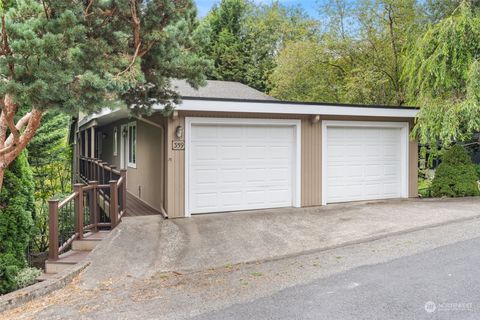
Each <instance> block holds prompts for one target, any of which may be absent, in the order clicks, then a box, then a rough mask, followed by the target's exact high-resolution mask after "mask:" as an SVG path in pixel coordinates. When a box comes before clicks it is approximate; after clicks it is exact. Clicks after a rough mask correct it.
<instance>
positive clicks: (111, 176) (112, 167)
mask: <svg viewBox="0 0 480 320" xmlns="http://www.w3.org/2000/svg"><path fill="white" fill-rule="evenodd" d="M116 167H117V166H110V178H109V179H108V180H113V170H114V169H115V168H116Z"/></svg>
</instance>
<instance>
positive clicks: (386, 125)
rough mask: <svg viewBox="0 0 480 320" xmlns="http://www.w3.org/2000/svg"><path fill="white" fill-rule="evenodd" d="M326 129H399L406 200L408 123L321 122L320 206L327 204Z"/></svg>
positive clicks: (403, 187)
mask: <svg viewBox="0 0 480 320" xmlns="http://www.w3.org/2000/svg"><path fill="white" fill-rule="evenodd" d="M328 127H355V128H358V127H367V128H372V127H375V128H400V129H401V135H402V145H401V153H402V154H403V155H404V156H403V161H402V162H403V163H402V168H401V170H402V186H401V190H402V194H401V196H402V198H408V184H409V174H408V171H409V142H410V139H409V123H408V122H376V121H334V120H328V121H322V205H326V204H327V178H328V177H327V161H326V159H327V128H328Z"/></svg>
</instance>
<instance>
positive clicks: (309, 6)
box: [195, 0, 326, 18]
mask: <svg viewBox="0 0 480 320" xmlns="http://www.w3.org/2000/svg"><path fill="white" fill-rule="evenodd" d="M254 1H255V2H256V3H267V4H268V3H270V2H271V1H270V0H254ZM325 1H326V0H280V2H281V3H282V4H284V5H287V6H296V5H299V6H301V7H303V8H304V9H305V11H306V12H307V13H308V14H309V15H311V16H312V17H315V16H317V8H318V6H319V3H322V2H325ZM219 2H220V0H195V3H196V4H197V8H198V13H199V16H200V17H201V18H203V17H204V16H205V15H206V14H207V12H208V11H209V10H210V8H211V7H212V6H213V5H214V4H215V3H219Z"/></svg>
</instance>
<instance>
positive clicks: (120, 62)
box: [0, 0, 209, 189]
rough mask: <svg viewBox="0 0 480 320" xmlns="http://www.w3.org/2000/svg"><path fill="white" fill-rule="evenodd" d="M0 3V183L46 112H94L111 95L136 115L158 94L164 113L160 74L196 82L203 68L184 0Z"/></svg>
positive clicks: (166, 88) (164, 79) (168, 97)
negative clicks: (6, 169)
mask: <svg viewBox="0 0 480 320" xmlns="http://www.w3.org/2000/svg"><path fill="white" fill-rule="evenodd" d="M0 3H1V5H0V20H1V26H0V27H1V30H0V36H1V42H0V78H1V81H0V108H1V109H2V113H1V114H0V189H1V186H2V181H3V175H4V172H5V168H7V167H8V165H9V164H10V163H12V161H13V160H14V159H15V158H16V157H17V156H18V155H19V154H20V153H21V151H22V150H23V149H25V147H26V145H27V144H28V142H29V141H30V140H31V139H32V138H33V137H34V135H35V133H36V131H37V129H38V128H39V125H40V121H41V118H42V115H43V114H44V112H45V111H46V110H50V109H55V110H60V111H62V112H65V113H72V114H74V113H77V112H78V111H79V110H83V111H85V112H94V111H97V110H99V109H100V108H102V107H106V106H112V105H115V106H118V102H119V101H120V102H123V103H124V104H126V105H127V106H128V107H129V108H131V109H132V112H137V113H138V112H146V113H148V112H149V111H150V109H151V106H152V104H154V103H157V102H158V103H162V104H164V105H165V112H166V113H168V112H169V111H171V109H172V107H173V103H174V102H176V101H178V96H177V95H176V94H175V92H173V91H172V90H171V89H170V85H169V79H170V78H181V79H187V81H188V82H189V83H190V84H192V85H194V86H198V85H200V84H202V82H203V81H204V74H205V72H206V71H207V70H208V68H209V63H208V61H207V60H206V59H204V58H202V57H200V56H199V55H198V54H197V51H198V50H197V46H198V45H197V44H198V43H199V41H200V39H199V36H200V35H201V34H200V33H198V32H197V31H196V29H197V18H196V9H195V6H194V5H193V3H192V1H191V0H179V1H169V0H150V1H142V0H116V1H112V0H104V1H94V0H85V1H73V2H72V1H68V0H51V1H48V2H47V1H41V0H0ZM26 108H27V109H28V110H30V111H29V112H26V113H22V110H25V109H26ZM15 121H16V122H15Z"/></svg>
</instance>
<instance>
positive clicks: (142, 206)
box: [125, 192, 161, 217]
mask: <svg viewBox="0 0 480 320" xmlns="http://www.w3.org/2000/svg"><path fill="white" fill-rule="evenodd" d="M150 215H161V213H160V211H158V210H156V209H155V208H152V207H151V206H149V205H148V204H146V203H145V202H143V201H141V200H139V199H138V198H137V197H135V196H134V195H132V194H131V193H129V192H127V212H126V213H125V217H138V216H150Z"/></svg>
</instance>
